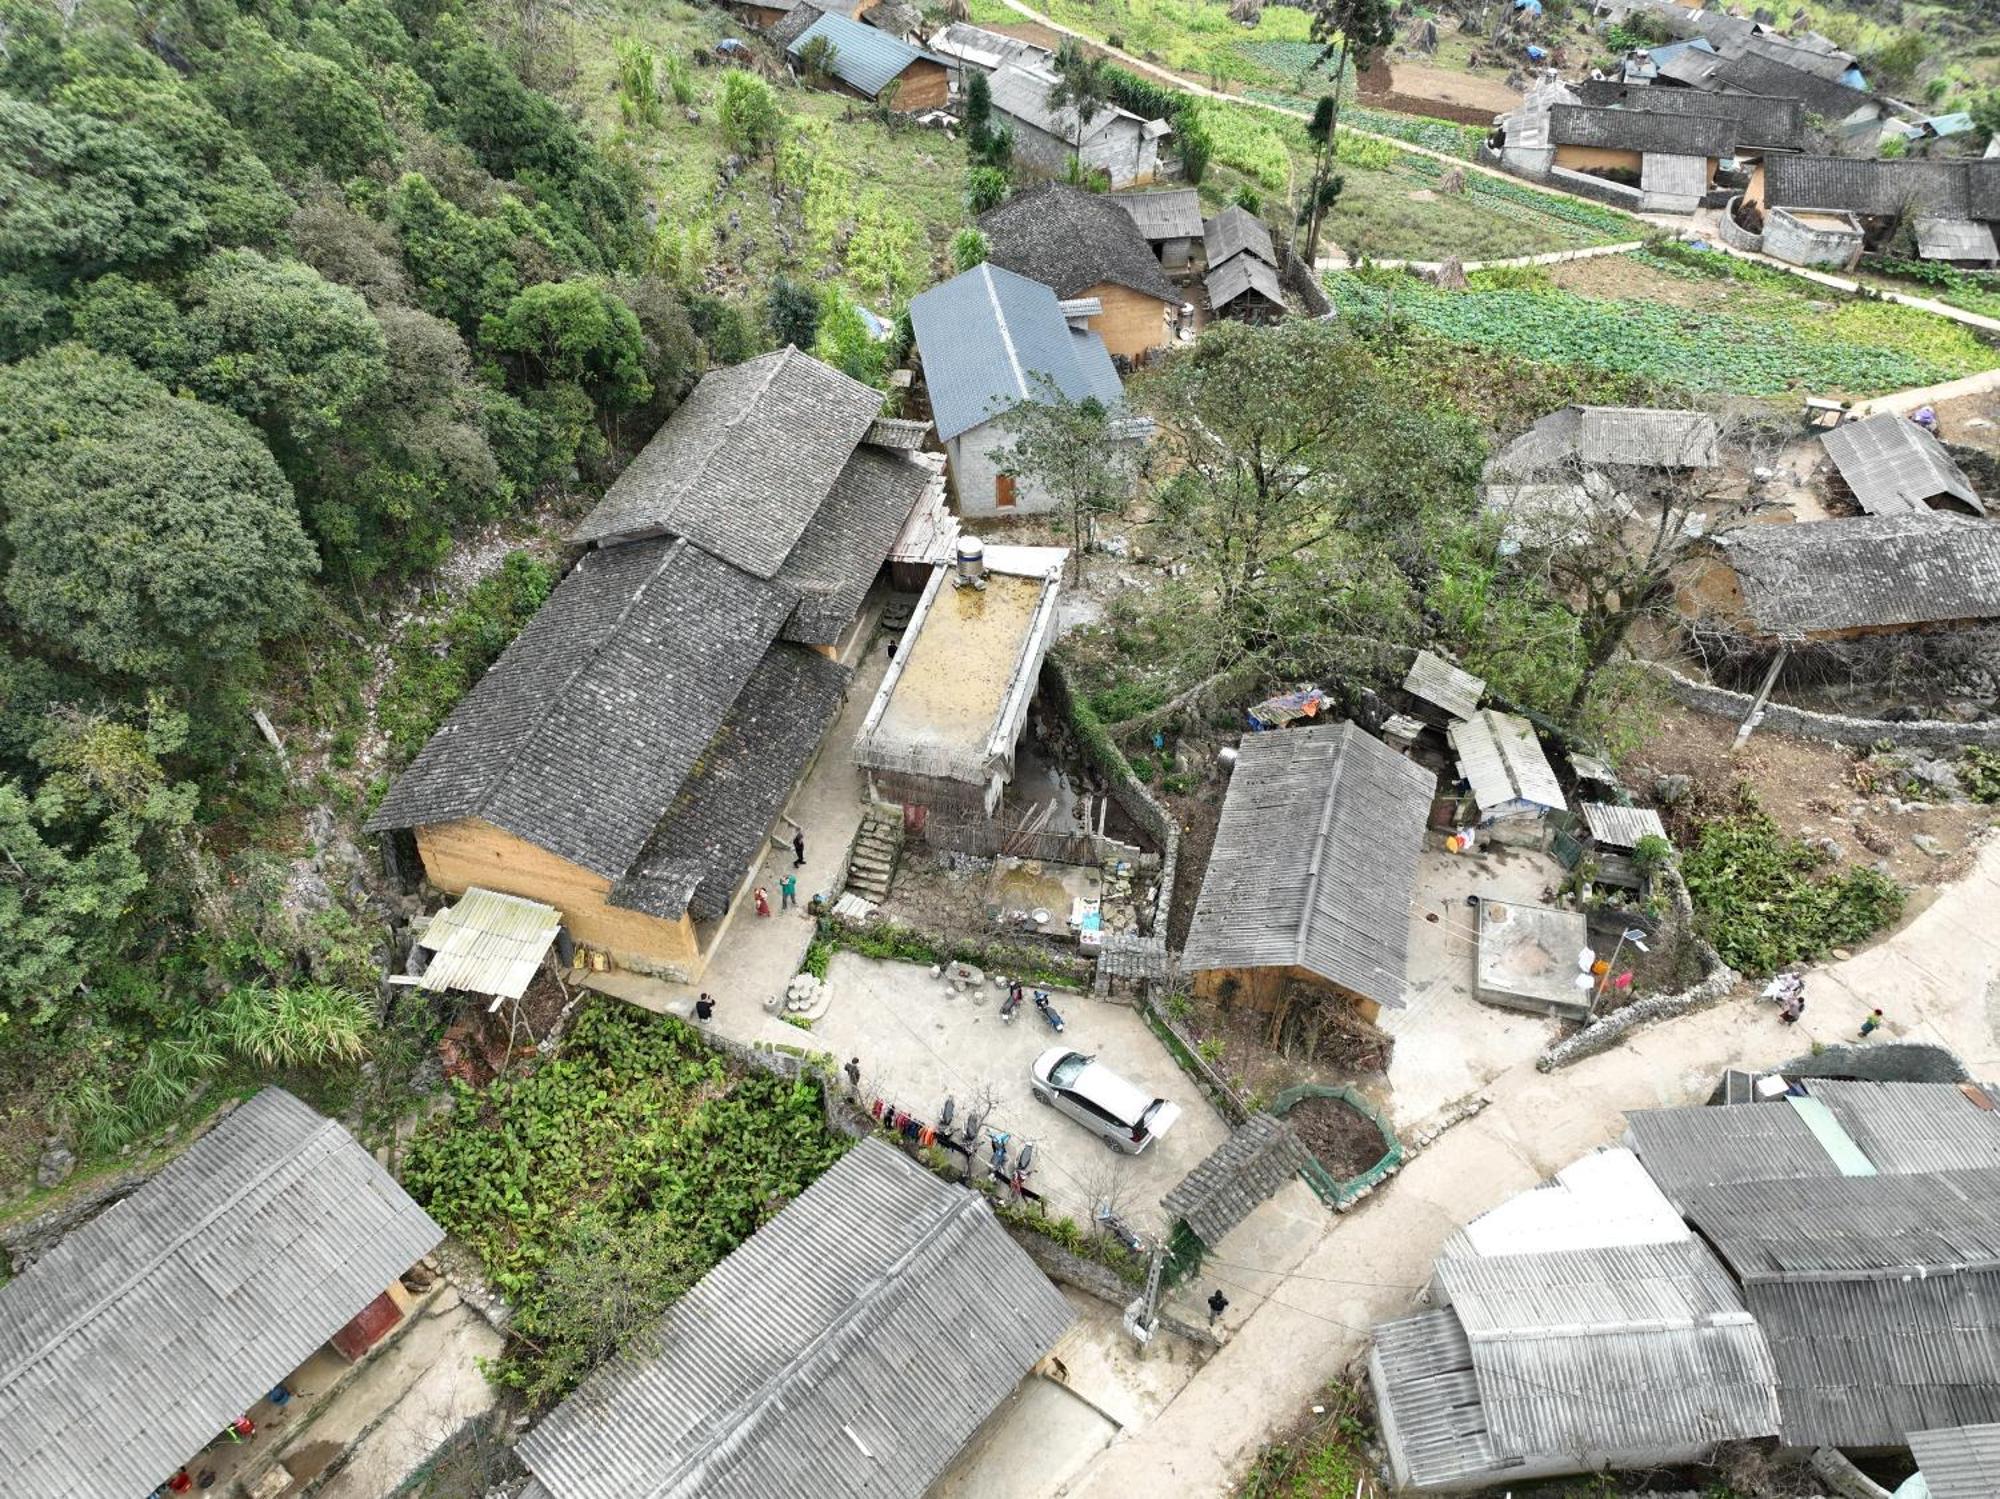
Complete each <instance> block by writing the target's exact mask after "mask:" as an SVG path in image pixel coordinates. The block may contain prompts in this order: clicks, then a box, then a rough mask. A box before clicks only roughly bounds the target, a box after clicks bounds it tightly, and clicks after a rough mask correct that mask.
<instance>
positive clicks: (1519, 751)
mask: <svg viewBox="0 0 2000 1499" xmlns="http://www.w3.org/2000/svg"><path fill="white" fill-rule="evenodd" d="M1445 732H1446V736H1447V737H1448V738H1449V739H1450V740H1451V752H1452V754H1453V756H1455V757H1456V759H1457V761H1458V773H1459V775H1461V776H1462V777H1464V779H1465V780H1466V782H1467V783H1468V784H1470V785H1471V787H1472V799H1473V800H1474V801H1475V802H1477V803H1478V804H1479V811H1480V813H1481V814H1482V815H1483V816H1488V817H1491V816H1494V815H1496V814H1498V813H1502V812H1505V811H1508V810H1513V809H1517V808H1521V807H1531V808H1541V809H1544V810H1547V811H1550V812H1562V811H1566V810H1568V803H1566V802H1565V801H1564V800H1563V794H1562V785H1561V783H1559V782H1558V781H1557V780H1556V773H1555V768H1554V767H1553V766H1551V765H1550V764H1549V757H1548V756H1547V755H1546V754H1544V753H1543V752H1542V742H1541V740H1540V739H1538V738H1536V737H1535V727H1534V725H1533V724H1531V723H1529V722H1528V720H1527V719H1525V718H1517V717H1515V716H1514V715H1513V714H1511V713H1496V712H1495V711H1494V710H1493V709H1491V708H1486V709H1483V710H1481V711H1480V712H1478V713H1475V714H1473V715H1472V717H1470V718H1462V719H1460V720H1458V721H1457V722H1456V723H1454V724H1452V725H1451V727H1450V728H1449V729H1447V730H1446V731H1445Z"/></svg>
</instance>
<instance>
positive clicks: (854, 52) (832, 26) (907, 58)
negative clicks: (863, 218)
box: [785, 13, 943, 405]
mask: <svg viewBox="0 0 2000 1499" xmlns="http://www.w3.org/2000/svg"><path fill="white" fill-rule="evenodd" d="M815 37H824V38H826V40H827V41H828V42H829V43H831V44H832V46H833V48H834V53H833V63H832V66H831V68H830V71H831V72H832V74H833V76H834V77H836V78H838V79H839V80H840V81H841V82H842V83H844V84H846V85H847V86H848V87H849V88H851V89H853V90H854V91H855V92H856V93H860V94H865V95H867V96H868V97H869V98H870V99H873V98H874V97H875V96H876V95H878V94H880V93H881V92H882V90H883V89H885V88H887V87H888V86H889V84H890V82H891V81H892V80H894V79H897V78H900V77H902V76H903V73H904V71H905V70H906V69H907V68H908V67H909V66H910V64H911V63H914V62H923V61H930V62H935V63H942V62H943V59H942V58H938V57H932V56H931V55H930V54H929V53H928V52H925V51H924V50H923V49H921V48H919V47H913V46H911V45H910V44H909V43H908V42H906V41H903V40H901V39H900V38H898V37H895V36H892V35H891V34H890V33H889V32H888V31H886V30H883V29H880V28H878V27H874V26H864V25H862V24H861V23H860V22H859V21H853V20H849V19H848V18H847V17H846V16H843V15H839V14H834V13H829V14H826V15H822V16H821V17H820V18H819V19H818V20H817V21H814V22H813V23H812V25H810V26H808V27H807V28H806V29H805V30H804V31H803V32H801V33H799V35H798V36H796V37H794V38H793V39H792V40H791V41H789V42H787V43H786V44H785V53H786V55H787V56H789V57H794V58H795V57H797V56H798V55H799V54H800V53H801V52H803V51H804V50H805V48H806V44H807V43H808V42H810V41H812V40H813V39H814V38H815ZM933 76H935V75H933ZM877 404H878V405H879V404H880V401H879V398H878V401H877Z"/></svg>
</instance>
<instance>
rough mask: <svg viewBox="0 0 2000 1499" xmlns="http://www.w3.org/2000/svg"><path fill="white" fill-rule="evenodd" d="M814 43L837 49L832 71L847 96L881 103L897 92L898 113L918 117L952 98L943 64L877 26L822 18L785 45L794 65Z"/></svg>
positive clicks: (836, 18)
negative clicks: (817, 42)
mask: <svg viewBox="0 0 2000 1499" xmlns="http://www.w3.org/2000/svg"><path fill="white" fill-rule="evenodd" d="M815 41H824V42H825V43H826V44H827V45H828V46H830V47H832V48H833V60H832V62H831V63H830V64H829V65H828V70H829V72H830V73H831V74H832V76H833V78H834V79H835V80H836V81H837V82H838V83H840V85H841V86H842V87H843V88H844V89H845V90H846V91H847V92H849V93H852V94H854V95H856V96H858V97H860V98H863V99H881V98H883V97H884V96H885V95H886V94H888V93H889V92H890V91H891V89H892V87H893V90H894V98H895V106H894V107H895V109H896V110H897V112H898V113H901V114H914V113H917V112H920V111H922V110H926V109H943V108H944V107H945V105H946V103H947V102H949V99H950V92H951V83H950V75H949V74H948V72H947V71H946V68H945V62H944V59H943V58H941V57H934V56H932V55H931V54H930V53H929V52H926V51H924V50H922V49H921V48H919V47H914V46H912V45H910V43H908V42H906V41H903V40H901V39H900V38H899V37H896V36H893V35H891V34H890V33H889V32H887V31H882V30H878V29H876V28H875V27H873V26H864V25H862V24H861V22H859V21H854V20H850V19H849V18H848V17H846V16H843V15H823V16H821V17H820V18H819V19H818V20H817V21H814V22H813V23H812V25H810V26H808V27H807V28H806V29H805V30H804V31H803V32H801V33H800V34H799V35H798V36H797V37H796V38H794V39H793V40H792V41H791V42H789V43H787V44H786V47H785V55H786V56H787V57H789V58H790V59H791V60H792V61H793V62H797V61H799V59H800V58H801V57H802V56H804V54H805V51H806V48H808V47H809V46H811V45H812V44H813V42H815Z"/></svg>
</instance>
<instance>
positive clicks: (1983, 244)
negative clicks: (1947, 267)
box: [1911, 218, 2000, 270]
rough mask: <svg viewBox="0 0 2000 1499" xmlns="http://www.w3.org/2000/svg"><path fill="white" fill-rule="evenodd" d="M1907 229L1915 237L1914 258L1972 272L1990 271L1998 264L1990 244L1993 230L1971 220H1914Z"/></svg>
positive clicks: (1999, 252) (1999, 251)
mask: <svg viewBox="0 0 2000 1499" xmlns="http://www.w3.org/2000/svg"><path fill="white" fill-rule="evenodd" d="M1911 227H1912V228H1913V229H1915V230H1916V234H1917V254H1918V256H1919V257H1920V258H1922V259H1924V260H1942V261H1946V262H1949V263H1950V264H1952V265H1962V266H1968V267H1971V268H1973V269H1976V270H1987V269H1990V268H1991V267H1992V265H1993V262H1994V261H1995V260H2000V248H1996V247H1995V245H1994V243H1993V226H1992V225H1991V224H1980V223H1975V222H1974V221H1973V220H1971V219H1932V218H1920V219H1917V220H1916V221H1915V222H1914V223H1913V224H1912V225H1911Z"/></svg>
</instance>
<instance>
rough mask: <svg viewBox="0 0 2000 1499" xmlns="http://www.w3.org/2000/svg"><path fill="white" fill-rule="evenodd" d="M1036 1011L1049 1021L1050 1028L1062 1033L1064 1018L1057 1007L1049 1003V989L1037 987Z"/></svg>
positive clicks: (1059, 1033) (1058, 1033)
mask: <svg viewBox="0 0 2000 1499" xmlns="http://www.w3.org/2000/svg"><path fill="white" fill-rule="evenodd" d="M1035 1012H1036V1013H1037V1014H1038V1015H1040V1016H1041V1017H1042V1019H1044V1020H1046V1021H1047V1022H1048V1023H1049V1029H1050V1030H1052V1031H1054V1032H1055V1033H1056V1034H1057V1035H1059V1036H1060V1035H1061V1034H1062V1031H1063V1018H1062V1016H1061V1014H1060V1013H1058V1012H1057V1010H1056V1007H1055V1006H1054V1005H1052V1004H1050V1003H1049V991H1048V990H1046V989H1037V990H1036V991H1035Z"/></svg>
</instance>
